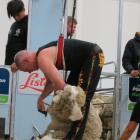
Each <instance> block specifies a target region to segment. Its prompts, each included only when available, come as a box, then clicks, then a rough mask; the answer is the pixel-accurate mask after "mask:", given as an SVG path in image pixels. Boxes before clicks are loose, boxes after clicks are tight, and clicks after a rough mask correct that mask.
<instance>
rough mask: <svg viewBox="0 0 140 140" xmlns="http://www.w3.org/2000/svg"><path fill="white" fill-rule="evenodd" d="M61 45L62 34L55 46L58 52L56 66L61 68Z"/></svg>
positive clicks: (62, 40)
mask: <svg viewBox="0 0 140 140" xmlns="http://www.w3.org/2000/svg"><path fill="white" fill-rule="evenodd" d="M63 45H64V36H63V34H61V35H60V36H59V39H58V43H57V47H58V53H57V62H56V67H57V68H58V69H59V68H62V67H63Z"/></svg>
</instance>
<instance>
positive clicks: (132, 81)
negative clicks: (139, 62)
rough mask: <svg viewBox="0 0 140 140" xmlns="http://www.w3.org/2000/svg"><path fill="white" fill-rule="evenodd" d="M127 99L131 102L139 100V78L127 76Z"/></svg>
mask: <svg viewBox="0 0 140 140" xmlns="http://www.w3.org/2000/svg"><path fill="white" fill-rule="evenodd" d="M129 99H130V101H131V102H137V101H138V100H140V78H129Z"/></svg>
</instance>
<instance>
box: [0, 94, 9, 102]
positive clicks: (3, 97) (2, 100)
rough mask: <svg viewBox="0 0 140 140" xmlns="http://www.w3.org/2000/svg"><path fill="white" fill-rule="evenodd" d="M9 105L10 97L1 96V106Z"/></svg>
mask: <svg viewBox="0 0 140 140" xmlns="http://www.w3.org/2000/svg"><path fill="white" fill-rule="evenodd" d="M6 103H8V96H5V95H0V104H6Z"/></svg>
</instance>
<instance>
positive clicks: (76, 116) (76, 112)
mask: <svg viewBox="0 0 140 140" xmlns="http://www.w3.org/2000/svg"><path fill="white" fill-rule="evenodd" d="M82 118H83V115H82V112H81V108H80V107H78V105H77V104H75V105H74V107H73V109H72V113H71V115H70V116H69V119H70V120H71V121H77V120H81V119H82Z"/></svg>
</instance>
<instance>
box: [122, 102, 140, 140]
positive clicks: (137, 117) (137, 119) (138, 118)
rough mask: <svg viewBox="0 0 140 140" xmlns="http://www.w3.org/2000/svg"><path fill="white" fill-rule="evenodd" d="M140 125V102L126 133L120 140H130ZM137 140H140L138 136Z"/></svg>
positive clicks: (135, 108) (136, 106)
mask: <svg viewBox="0 0 140 140" xmlns="http://www.w3.org/2000/svg"><path fill="white" fill-rule="evenodd" d="M139 123H140V101H138V102H137V103H136V105H135V107H134V110H133V112H132V115H131V118H130V121H129V123H128V125H127V126H126V128H125V130H124V132H123V133H122V135H121V138H120V140H128V139H129V138H130V137H131V135H132V134H133V132H134V131H135V129H136V127H137V125H138V124H139ZM136 140H140V136H138V135H137V139H136Z"/></svg>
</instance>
